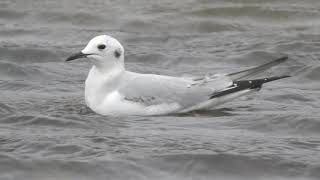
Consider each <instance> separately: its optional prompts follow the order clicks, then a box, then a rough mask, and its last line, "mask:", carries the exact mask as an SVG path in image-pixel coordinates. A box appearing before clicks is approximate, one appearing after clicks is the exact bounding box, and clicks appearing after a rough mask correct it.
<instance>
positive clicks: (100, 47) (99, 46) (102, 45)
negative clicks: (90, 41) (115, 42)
mask: <svg viewBox="0 0 320 180" xmlns="http://www.w3.org/2000/svg"><path fill="white" fill-rule="evenodd" d="M105 48H106V45H104V44H100V45H98V49H100V50H102V49H105Z"/></svg>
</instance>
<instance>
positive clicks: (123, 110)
mask: <svg viewBox="0 0 320 180" xmlns="http://www.w3.org/2000/svg"><path fill="white" fill-rule="evenodd" d="M80 58H88V59H90V60H91V61H92V63H93V66H92V68H91V70H90V71H89V74H88V77H87V79H86V81H85V102H86V104H87V106H88V107H89V108H91V109H92V110H93V111H94V112H96V113H98V114H101V115H110V116H129V115H138V116H150V115H166V114H176V113H186V112H190V111H195V110H204V109H206V110H208V109H213V108H214V107H216V106H218V105H221V104H223V103H225V102H228V101H231V100H233V99H235V98H237V97H240V96H243V95H246V94H248V93H250V92H253V91H257V90H259V89H260V88H261V87H262V85H263V84H264V83H267V82H270V81H274V80H278V79H282V78H286V77H289V76H273V77H267V78H262V79H250V78H251V77H252V76H254V75H257V74H259V73H261V72H263V71H265V70H267V69H269V68H271V67H273V66H275V65H278V64H280V63H282V62H284V61H286V60H287V59H288V57H287V56H284V57H281V58H278V59H276V60H273V61H271V62H269V63H266V64H263V65H261V66H258V67H254V68H250V69H247V70H243V71H239V72H235V73H230V74H214V75H207V76H205V77H202V78H186V77H173V76H165V75H156V74H141V73H135V72H130V71H127V70H126V69H125V66H124V58H125V57H124V48H123V46H122V45H121V44H120V42H119V41H118V40H116V39H115V38H113V37H111V36H108V35H99V36H96V37H94V38H93V39H91V40H90V41H89V43H88V44H87V46H86V47H85V48H84V49H83V50H81V51H80V52H78V53H75V54H73V55H71V56H70V57H68V58H67V59H66V61H72V60H75V59H80Z"/></svg>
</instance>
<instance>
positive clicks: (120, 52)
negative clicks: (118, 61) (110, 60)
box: [114, 48, 122, 58]
mask: <svg viewBox="0 0 320 180" xmlns="http://www.w3.org/2000/svg"><path fill="white" fill-rule="evenodd" d="M121 54H122V51H121V49H120V48H119V49H116V50H115V51H114V57H116V58H119V57H120V56H121Z"/></svg>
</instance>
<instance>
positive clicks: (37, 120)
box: [1, 115, 87, 128]
mask: <svg viewBox="0 0 320 180" xmlns="http://www.w3.org/2000/svg"><path fill="white" fill-rule="evenodd" d="M1 123H4V124H14V125H23V126H50V127H64V128H67V127H71V128H77V127H78V128H86V127H87V126H86V125H85V124H84V123H83V122H82V121H77V120H71V119H65V118H58V117H50V116H34V115H12V116H9V117H6V118H4V119H3V120H1Z"/></svg>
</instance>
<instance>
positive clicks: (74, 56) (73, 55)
mask: <svg viewBox="0 0 320 180" xmlns="http://www.w3.org/2000/svg"><path fill="white" fill-rule="evenodd" d="M88 55H89V54H83V53H82V52H78V53H75V54H72V55H71V56H70V57H68V58H67V59H66V61H72V60H76V59H80V58H85V57H87V56H88Z"/></svg>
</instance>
